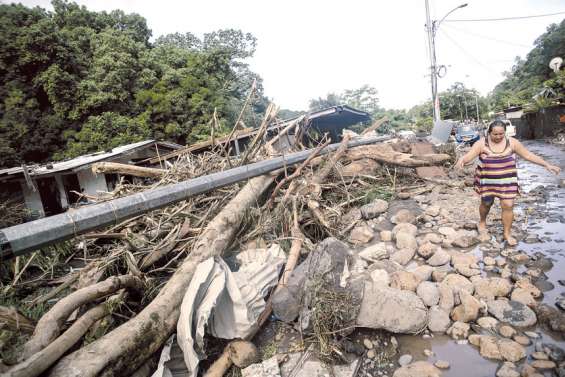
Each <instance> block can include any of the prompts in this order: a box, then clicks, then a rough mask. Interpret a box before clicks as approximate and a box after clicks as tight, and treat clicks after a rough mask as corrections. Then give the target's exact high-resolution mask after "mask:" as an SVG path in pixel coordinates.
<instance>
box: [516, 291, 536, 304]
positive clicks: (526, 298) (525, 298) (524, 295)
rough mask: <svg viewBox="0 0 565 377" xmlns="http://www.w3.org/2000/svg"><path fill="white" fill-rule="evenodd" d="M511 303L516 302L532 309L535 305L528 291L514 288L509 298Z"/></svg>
mask: <svg viewBox="0 0 565 377" xmlns="http://www.w3.org/2000/svg"><path fill="white" fill-rule="evenodd" d="M510 299H511V300H512V301H518V302H520V303H522V304H524V305H526V306H529V307H532V306H535V305H536V300H535V299H534V298H533V296H532V295H531V293H530V291H528V290H526V289H524V288H516V289H514V290H513V291H512V295H511V296H510Z"/></svg>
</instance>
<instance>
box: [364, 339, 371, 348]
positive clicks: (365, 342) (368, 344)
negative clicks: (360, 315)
mask: <svg viewBox="0 0 565 377" xmlns="http://www.w3.org/2000/svg"><path fill="white" fill-rule="evenodd" d="M363 345H364V346H365V348H366V349H368V350H370V349H373V342H371V341H370V340H369V339H367V338H365V339H363Z"/></svg>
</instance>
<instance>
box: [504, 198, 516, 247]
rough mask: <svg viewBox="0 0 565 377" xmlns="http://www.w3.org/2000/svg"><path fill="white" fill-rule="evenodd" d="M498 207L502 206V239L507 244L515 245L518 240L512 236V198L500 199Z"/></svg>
mask: <svg viewBox="0 0 565 377" xmlns="http://www.w3.org/2000/svg"><path fill="white" fill-rule="evenodd" d="M500 207H502V226H503V228H504V239H505V240H506V242H507V243H508V245H509V246H515V245H516V244H517V243H518V242H517V241H516V239H515V238H514V237H512V222H513V221H514V200H513V199H506V200H501V201H500Z"/></svg>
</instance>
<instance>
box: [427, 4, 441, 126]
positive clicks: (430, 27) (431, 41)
mask: <svg viewBox="0 0 565 377" xmlns="http://www.w3.org/2000/svg"><path fill="white" fill-rule="evenodd" d="M426 30H427V31H428V48H429V54H430V62H431V65H430V78H431V81H432V107H433V113H434V122H437V121H439V120H440V119H441V116H440V112H439V98H438V96H437V67H436V46H435V35H434V34H435V21H434V23H432V21H431V19H430V5H429V1H428V0H426Z"/></svg>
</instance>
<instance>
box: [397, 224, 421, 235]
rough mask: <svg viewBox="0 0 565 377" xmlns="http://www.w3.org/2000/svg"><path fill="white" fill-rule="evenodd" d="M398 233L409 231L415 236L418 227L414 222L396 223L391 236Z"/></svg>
mask: <svg viewBox="0 0 565 377" xmlns="http://www.w3.org/2000/svg"><path fill="white" fill-rule="evenodd" d="M398 233H410V234H412V235H413V236H414V237H416V234H418V227H417V226H416V225H414V224H409V223H402V224H398V225H396V226H395V227H394V228H392V236H393V238H395V237H396V235H397V234H398Z"/></svg>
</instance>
